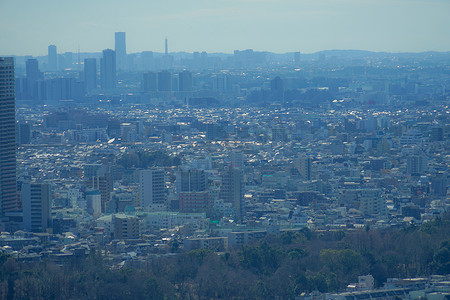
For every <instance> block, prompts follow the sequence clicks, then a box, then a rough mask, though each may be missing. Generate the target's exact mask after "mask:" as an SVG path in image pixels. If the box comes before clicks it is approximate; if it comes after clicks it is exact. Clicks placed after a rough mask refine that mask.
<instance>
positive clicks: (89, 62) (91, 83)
mask: <svg viewBox="0 0 450 300" xmlns="http://www.w3.org/2000/svg"><path fill="white" fill-rule="evenodd" d="M84 83H85V84H86V91H87V92H91V91H92V90H95V89H96V88H97V60H96V59H95V58H86V59H85V60H84Z"/></svg>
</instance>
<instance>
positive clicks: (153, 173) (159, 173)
mask: <svg viewBox="0 0 450 300" xmlns="http://www.w3.org/2000/svg"><path fill="white" fill-rule="evenodd" d="M139 175H140V176H139V195H140V200H141V206H142V207H149V206H152V205H164V204H165V203H166V194H165V180H164V169H162V168H153V169H149V170H141V171H140V174H139Z"/></svg>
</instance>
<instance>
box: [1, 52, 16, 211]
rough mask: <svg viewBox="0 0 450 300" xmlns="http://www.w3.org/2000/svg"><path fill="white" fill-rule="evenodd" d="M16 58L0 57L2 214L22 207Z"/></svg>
mask: <svg viewBox="0 0 450 300" xmlns="http://www.w3.org/2000/svg"><path fill="white" fill-rule="evenodd" d="M14 81H15V79H14V60H13V58H12V57H0V215H4V214H5V212H10V211H15V210H18V209H20V203H19V201H18V197H17V183H16V108H15V97H14Z"/></svg>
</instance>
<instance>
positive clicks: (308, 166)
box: [294, 156, 312, 180]
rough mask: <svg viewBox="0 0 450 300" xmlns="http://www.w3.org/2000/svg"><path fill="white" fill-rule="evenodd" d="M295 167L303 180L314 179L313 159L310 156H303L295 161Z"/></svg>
mask: <svg viewBox="0 0 450 300" xmlns="http://www.w3.org/2000/svg"><path fill="white" fill-rule="evenodd" d="M294 166H295V168H297V170H298V172H299V173H300V175H301V176H302V179H303V180H311V178H312V159H311V157H309V156H302V157H299V158H297V159H296V160H295V161H294Z"/></svg>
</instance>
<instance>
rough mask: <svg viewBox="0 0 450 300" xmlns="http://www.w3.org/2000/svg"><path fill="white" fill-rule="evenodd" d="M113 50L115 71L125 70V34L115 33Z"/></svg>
mask: <svg viewBox="0 0 450 300" xmlns="http://www.w3.org/2000/svg"><path fill="white" fill-rule="evenodd" d="M115 50H116V62H117V69H119V70H125V69H126V64H127V46H126V40H125V32H116V35H115Z"/></svg>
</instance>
